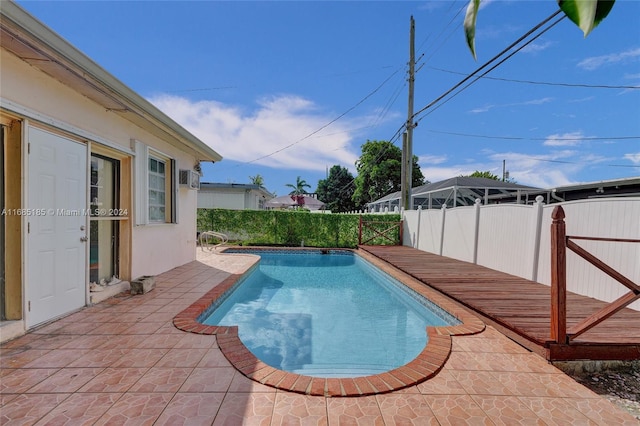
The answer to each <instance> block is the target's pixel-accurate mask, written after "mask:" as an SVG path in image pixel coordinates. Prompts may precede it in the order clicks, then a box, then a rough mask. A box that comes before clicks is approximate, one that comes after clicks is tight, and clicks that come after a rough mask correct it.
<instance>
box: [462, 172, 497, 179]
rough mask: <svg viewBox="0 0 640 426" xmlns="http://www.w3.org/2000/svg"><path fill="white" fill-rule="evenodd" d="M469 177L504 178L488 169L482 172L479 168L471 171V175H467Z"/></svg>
mask: <svg viewBox="0 0 640 426" xmlns="http://www.w3.org/2000/svg"><path fill="white" fill-rule="evenodd" d="M467 177H478V178H485V179H493V180H502V179H500V178H499V177H498V176H497V175H494V174H493V173H491V172H490V171H488V170H487V171H485V172H481V171H479V170H476V171H475V172H473V173H471V174H470V175H467Z"/></svg>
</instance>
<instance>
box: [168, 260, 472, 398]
mask: <svg viewBox="0 0 640 426" xmlns="http://www.w3.org/2000/svg"><path fill="white" fill-rule="evenodd" d="M357 254H358V255H360V256H362V257H363V258H365V259H367V260H368V261H369V262H371V263H373V264H375V265H376V266H378V267H379V268H381V269H383V270H384V271H385V272H387V273H389V274H390V275H392V276H394V277H395V278H396V279H398V280H400V281H401V282H402V283H403V284H405V285H406V286H407V287H409V288H411V289H413V290H415V291H416V292H418V293H420V294H421V295H423V296H424V297H426V298H428V299H429V300H431V301H432V302H434V303H436V304H437V305H438V306H440V307H442V308H443V309H445V310H446V311H448V312H449V313H451V314H452V315H454V316H455V317H456V318H458V319H459V320H460V321H461V324H460V325H456V326H445V327H427V329H426V332H427V334H428V341H427V344H426V346H425V347H424V349H423V350H422V352H420V353H419V354H418V356H417V357H416V358H415V359H413V360H412V361H411V362H409V363H408V364H406V365H403V366H401V367H398V368H395V369H393V370H390V371H387V372H385V373H382V374H377V375H372V376H364V377H353V378H326V379H325V378H319V377H309V376H303V375H300V374H295V373H289V372H286V371H282V370H279V369H277V368H274V367H271V366H269V365H267V364H265V363H264V362H262V361H260V360H259V359H258V358H256V356H255V355H253V353H251V351H249V349H247V347H246V346H245V345H244V344H243V343H242V341H241V340H240V338H239V337H238V327H237V326H232V327H226V326H212V325H205V324H202V323H201V322H199V321H198V317H199V316H200V315H201V314H202V313H203V312H205V311H206V310H207V309H208V308H209V307H210V306H211V305H212V304H213V303H214V302H215V301H216V300H218V299H219V298H220V297H221V296H222V295H223V294H224V293H225V292H227V291H228V290H230V289H231V287H233V285H234V284H235V283H236V282H237V281H238V280H239V279H240V278H241V277H242V275H238V274H235V275H231V276H229V277H228V278H227V279H225V280H224V281H222V283H220V284H219V285H217V286H216V287H214V288H212V289H211V290H209V291H208V292H207V293H206V294H205V295H204V296H202V297H201V298H200V299H199V300H198V301H196V302H195V303H193V304H192V305H191V306H189V307H188V308H186V309H185V310H184V311H182V312H180V313H179V314H178V315H176V316H175V317H174V319H173V324H174V325H175V326H176V327H177V328H178V329H180V330H183V331H187V332H190V333H196V334H215V335H216V337H217V341H218V346H219V347H220V350H221V351H222V353H223V354H224V356H225V357H226V358H227V360H229V362H230V363H231V365H233V366H234V367H235V368H236V369H237V370H238V371H240V372H241V373H242V374H244V375H245V376H246V377H248V378H250V379H252V380H255V381H256V382H259V383H262V384H264V385H267V386H271V387H274V388H277V389H282V390H286V391H290V392H296V393H301V394H306V395H315V396H327V397H343V396H365V395H375V394H380V393H387V392H392V391H396V390H399V389H403V388H406V387H408V386H413V385H416V384H418V383H421V382H424V381H425V380H428V379H430V378H431V377H433V376H435V375H436V374H437V373H438V372H439V371H440V370H441V369H442V367H443V366H444V363H445V362H446V361H447V359H449V354H450V353H451V336H454V335H469V334H476V333H479V332H481V331H483V330H484V327H485V325H484V323H483V322H482V321H480V320H479V319H478V318H477V317H476V316H475V315H473V314H471V313H470V312H468V311H467V310H466V309H464V308H462V307H460V306H459V305H457V304H455V303H453V302H452V301H450V300H449V299H447V298H445V297H444V296H442V295H440V294H439V293H437V292H435V291H434V290H432V289H430V288H428V287H426V286H425V285H424V284H422V283H420V282H419V281H417V280H415V279H413V278H411V277H410V276H408V275H406V274H403V273H402V272H401V271H399V270H397V269H395V268H393V267H392V266H390V265H389V264H387V263H385V262H382V261H380V260H379V259H377V258H375V257H374V256H371V255H370V254H368V253H362V252H357Z"/></svg>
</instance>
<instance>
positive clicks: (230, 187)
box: [200, 182, 275, 199]
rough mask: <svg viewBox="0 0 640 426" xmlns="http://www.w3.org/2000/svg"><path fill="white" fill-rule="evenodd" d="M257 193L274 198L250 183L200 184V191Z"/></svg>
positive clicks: (264, 189) (263, 189)
mask: <svg viewBox="0 0 640 426" xmlns="http://www.w3.org/2000/svg"><path fill="white" fill-rule="evenodd" d="M216 190H222V191H251V190H254V191H258V192H262V193H263V195H264V196H265V197H266V198H268V199H271V198H273V197H275V195H273V194H272V193H271V192H269V191H268V190H267V189H266V188H264V187H263V186H260V185H254V184H251V183H217V182H201V183H200V191H205V192H206V191H216Z"/></svg>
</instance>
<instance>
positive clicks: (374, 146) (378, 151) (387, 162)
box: [352, 140, 424, 208]
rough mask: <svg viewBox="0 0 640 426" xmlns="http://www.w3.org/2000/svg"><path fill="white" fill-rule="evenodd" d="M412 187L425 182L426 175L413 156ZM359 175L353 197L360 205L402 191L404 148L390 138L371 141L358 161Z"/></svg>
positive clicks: (360, 206) (367, 143) (358, 206)
mask: <svg viewBox="0 0 640 426" xmlns="http://www.w3.org/2000/svg"><path fill="white" fill-rule="evenodd" d="M412 160H413V161H412V164H413V169H412V172H411V187H412V188H413V187H416V186H420V185H422V184H424V176H423V175H422V171H421V170H420V166H419V165H418V157H417V156H415V155H414V156H413V159H412ZM356 170H357V171H358V176H357V177H356V179H355V187H356V188H355V191H354V193H353V196H352V199H353V201H354V202H355V204H356V207H357V208H362V207H364V205H365V204H366V203H369V202H371V201H375V200H377V199H379V198H381V197H384V196H385V195H387V194H389V193H392V192H395V191H400V183H401V176H402V150H401V149H400V148H398V147H397V146H395V145H394V144H392V143H391V142H388V141H369V140H368V141H367V142H366V143H365V144H364V145H362V155H361V156H360V158H359V159H358V161H356Z"/></svg>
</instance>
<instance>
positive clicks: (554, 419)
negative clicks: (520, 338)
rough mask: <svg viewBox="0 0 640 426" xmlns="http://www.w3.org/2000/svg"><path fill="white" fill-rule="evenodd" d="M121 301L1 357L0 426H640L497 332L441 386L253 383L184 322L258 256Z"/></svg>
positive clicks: (466, 353) (175, 275)
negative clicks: (322, 389) (373, 390)
mask: <svg viewBox="0 0 640 426" xmlns="http://www.w3.org/2000/svg"><path fill="white" fill-rule="evenodd" d="M199 255H200V256H199V261H197V262H192V263H190V264H188V265H184V266H182V267H179V268H176V269H174V270H171V271H169V272H166V273H164V274H162V275H160V276H158V277H157V286H156V289H154V290H153V291H152V292H150V293H148V294H145V295H138V296H118V297H114V298H112V299H109V300H107V301H105V302H102V303H100V304H97V305H94V306H92V307H89V308H85V309H83V310H81V311H79V312H76V313H74V314H71V315H69V316H67V317H65V318H62V319H60V320H58V321H55V322H53V323H50V324H48V325H46V326H44V327H41V328H40V329H37V330H35V331H33V332H31V333H29V334H27V335H25V336H22V337H20V338H18V339H15V340H13V341H10V342H7V343H5V344H2V345H1V347H0V368H1V369H0V425H7V426H8V425H32V424H37V425H84V424H87V425H93V424H96V425H151V424H156V425H182V424H188V425H211V424H213V425H240V424H248V425H249V424H250V425H254V424H255V425H298V424H300V425H411V424H413V425H463V424H471V425H493V424H495V425H529V424H530V425H547V424H548V425H607V426H610V425H637V424H638V421H637V420H636V419H634V418H633V417H632V416H631V415H630V414H628V413H627V412H625V411H622V410H620V409H619V408H617V407H615V406H614V405H613V404H611V403H610V402H609V401H607V400H606V399H604V398H602V397H600V396H598V395H597V394H595V393H593V392H592V391H590V390H588V389H587V388H585V387H583V386H582V385H580V384H578V383H576V382H575V381H574V380H573V379H571V378H570V377H568V376H566V375H565V374H563V373H562V372H561V371H560V370H558V369H556V368H555V367H553V366H551V365H549V364H548V363H547V362H546V361H545V360H544V359H542V358H541V357H539V356H538V355H536V354H533V353H530V352H528V351H527V350H525V349H523V348H522V347H521V346H519V345H517V344H516V343H514V342H512V341H511V340H509V339H507V338H506V337H504V336H503V335H501V334H500V333H498V332H497V331H495V330H494V329H492V328H490V327H487V329H486V330H485V331H484V332H482V333H480V334H477V335H474V336H454V337H453V347H452V352H451V356H450V358H449V360H448V361H447V362H446V364H445V366H444V368H443V370H442V371H440V373H438V374H437V375H436V376H435V377H434V378H432V379H430V380H428V381H426V382H423V383H421V384H418V385H416V386H412V387H410V388H407V389H404V390H401V391H397V392H393V393H388V394H381V395H374V396H366V397H348V398H325V397H319V396H314V397H312V396H306V395H302V394H296V393H290V392H285V391H280V390H276V389H273V388H270V387H267V386H264V385H261V384H259V383H256V382H253V381H252V380H249V379H247V378H246V377H244V376H243V375H242V374H240V373H239V372H238V371H236V370H235V369H234V368H233V367H231V365H230V364H229V362H228V361H227V360H226V359H225V358H224V356H223V355H222V353H221V351H220V349H219V348H218V346H217V344H216V337H215V336H211V335H197V334H190V333H185V332H183V331H180V330H178V329H176V328H175V327H174V326H173V324H172V319H173V317H174V316H175V315H176V314H178V313H179V312H181V311H182V310H183V309H185V308H186V307H187V306H189V305H190V304H191V303H193V302H194V301H195V300H197V299H198V298H200V297H201V296H202V295H203V294H204V293H206V292H207V291H208V290H210V289H211V287H212V286H215V285H216V284H218V283H220V282H221V281H223V280H224V279H225V278H227V277H228V276H229V275H230V274H232V273H239V272H242V271H243V270H246V268H248V267H249V266H250V265H251V264H252V263H253V262H254V258H253V257H252V256H250V255H221V254H211V253H205V254H202V253H201V252H200V253H199Z"/></svg>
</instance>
